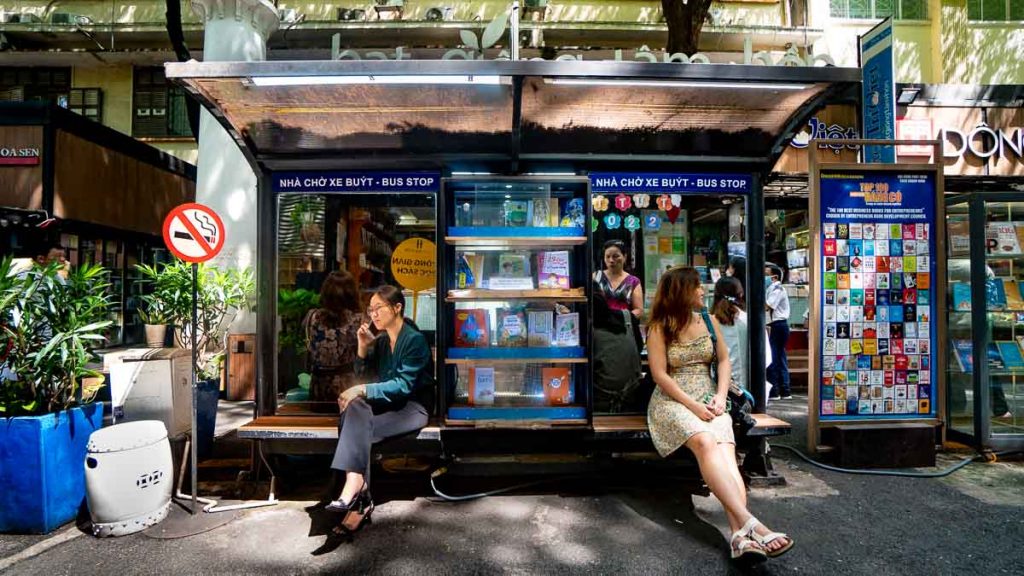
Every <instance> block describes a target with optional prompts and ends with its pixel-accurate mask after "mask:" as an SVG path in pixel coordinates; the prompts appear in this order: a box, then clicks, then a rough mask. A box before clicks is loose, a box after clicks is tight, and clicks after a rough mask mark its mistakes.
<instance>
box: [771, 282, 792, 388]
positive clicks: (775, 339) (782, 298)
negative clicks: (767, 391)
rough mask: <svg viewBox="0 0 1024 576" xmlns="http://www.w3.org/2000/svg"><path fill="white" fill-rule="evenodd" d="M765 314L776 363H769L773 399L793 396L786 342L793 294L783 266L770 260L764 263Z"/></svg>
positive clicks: (773, 360) (773, 358)
mask: <svg viewBox="0 0 1024 576" xmlns="http://www.w3.org/2000/svg"><path fill="white" fill-rule="evenodd" d="M764 276H765V278H764V284H765V297H764V301H765V313H766V314H767V318H765V320H766V324H767V325H768V345H769V346H770V347H771V351H772V363H771V365H770V366H768V374H767V376H768V382H769V383H770V384H771V385H772V390H771V396H770V397H771V398H782V399H783V400H785V399H788V398H790V397H792V394H791V392H790V389H789V360H788V358H787V357H786V341H787V340H789V295H788V294H787V293H786V288H785V287H784V286H783V285H782V268H779V266H778V265H776V264H773V263H771V262H768V263H766V264H765V266H764Z"/></svg>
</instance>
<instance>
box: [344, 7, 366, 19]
mask: <svg viewBox="0 0 1024 576" xmlns="http://www.w3.org/2000/svg"><path fill="white" fill-rule="evenodd" d="M365 19H366V10H363V9H361V8H338V20H341V21H353V20H365Z"/></svg>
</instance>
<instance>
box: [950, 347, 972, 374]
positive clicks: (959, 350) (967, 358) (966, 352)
mask: <svg viewBox="0 0 1024 576" xmlns="http://www.w3.org/2000/svg"><path fill="white" fill-rule="evenodd" d="M953 350H954V351H955V352H956V362H957V364H959V365H960V371H961V372H964V373H965V374H970V373H971V372H973V371H974V370H973V368H974V357H973V356H972V351H973V350H974V346H972V345H971V341H970V340H953Z"/></svg>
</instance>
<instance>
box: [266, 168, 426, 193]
mask: <svg viewBox="0 0 1024 576" xmlns="http://www.w3.org/2000/svg"><path fill="white" fill-rule="evenodd" d="M440 189H441V174H440V173H438V172H274V174H273V190H274V192H437V191H439V190H440Z"/></svg>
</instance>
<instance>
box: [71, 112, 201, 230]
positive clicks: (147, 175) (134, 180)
mask: <svg viewBox="0 0 1024 576" xmlns="http://www.w3.org/2000/svg"><path fill="white" fill-rule="evenodd" d="M56 154H57V158H56V164H57V167H56V176H55V183H54V213H55V214H56V215H57V216H58V217H60V218H64V219H68V220H81V221H84V222H92V223H96V224H104V225H107V226H112V227H115V228H123V229H126V230H132V231H135V232H143V233H146V234H153V235H159V234H161V229H160V227H161V225H162V223H163V219H164V216H165V215H166V214H167V212H169V211H170V209H171V208H173V207H174V206H176V205H178V204H181V203H183V202H191V201H193V199H194V198H195V183H194V182H191V181H189V180H188V179H187V178H185V177H183V176H179V175H177V174H173V173H171V172H168V171H166V170H163V169H161V168H158V167H156V166H153V165H152V164H148V163H145V162H139V161H138V160H135V159H134V158H131V157H130V156H128V155H126V154H124V153H121V152H118V151H115V150H111V149H108V148H104V147H103V146H100V145H98V144H95V143H92V142H89V141H88V140H85V139H83V138H79V137H78V136H75V135H73V134H70V133H68V132H65V131H62V130H58V132H57V149H56Z"/></svg>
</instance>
